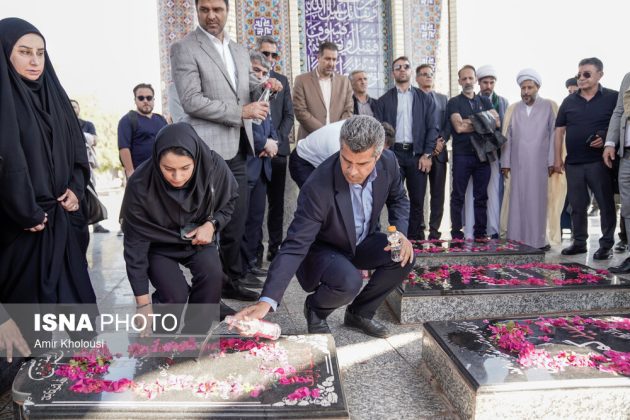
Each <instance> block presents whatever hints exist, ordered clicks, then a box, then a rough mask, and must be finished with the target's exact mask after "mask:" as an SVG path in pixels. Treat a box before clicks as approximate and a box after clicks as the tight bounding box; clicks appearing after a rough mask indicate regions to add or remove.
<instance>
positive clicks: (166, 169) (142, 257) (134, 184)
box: [121, 123, 238, 324]
mask: <svg viewBox="0 0 630 420" xmlns="http://www.w3.org/2000/svg"><path fill="white" fill-rule="evenodd" d="M237 195H238V193H237V184H236V180H235V178H234V176H233V175H232V172H230V170H229V168H228V166H227V164H226V163H225V161H224V160H223V159H222V158H221V156H219V155H217V154H216V153H215V152H213V151H211V150H210V148H208V146H206V145H205V144H204V143H203V141H202V140H201V139H200V138H199V136H198V135H197V133H196V132H195V130H194V129H193V128H192V126H190V125H189V124H186V123H177V124H172V125H169V126H166V127H164V128H163V129H162V130H160V132H159V133H158V135H157V137H156V140H155V144H154V146H153V155H152V158H151V159H149V160H147V161H146V162H145V163H143V164H142V165H140V166H139V167H138V169H136V171H135V172H134V173H133V175H132V176H131V178H129V182H128V184H127V188H126V189H125V197H124V198H123V203H122V209H121V218H122V230H123V232H124V234H125V235H124V238H125V239H124V244H125V253H124V254H125V262H126V263H127V276H128V278H129V281H130V283H131V288H132V289H133V293H134V295H135V296H136V304H137V306H138V312H139V313H144V314H147V313H152V309H151V299H150V298H149V281H150V282H151V284H152V285H153V287H155V289H156V292H155V293H154V294H153V299H152V300H153V303H163V304H164V303H166V304H184V303H186V302H188V303H189V304H195V303H198V304H207V303H215V304H217V308H218V303H219V301H220V298H221V285H222V281H223V271H222V268H221V261H220V259H219V253H218V250H217V246H216V240H215V235H216V233H217V232H218V231H219V230H220V229H222V228H223V227H225V225H226V224H227V223H228V222H229V220H230V217H231V216H232V211H233V210H234V204H235V202H236V197H237ZM179 264H182V265H184V266H185V267H187V268H189V269H190V271H191V272H192V276H193V277H192V287H190V286H189V285H188V283H187V282H186V279H185V278H184V275H183V273H182V272H181V270H180V268H179ZM189 315H190V314H189V313H188V311H187V317H186V323H187V324H188V321H189Z"/></svg>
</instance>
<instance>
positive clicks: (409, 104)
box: [396, 86, 413, 143]
mask: <svg viewBox="0 0 630 420" xmlns="http://www.w3.org/2000/svg"><path fill="white" fill-rule="evenodd" d="M396 91H397V92H398V107H397V109H396V143H413V138H412V136H411V121H412V114H411V111H412V109H413V88H412V87H411V86H409V88H408V89H407V91H406V92H403V91H402V90H400V88H398V87H396Z"/></svg>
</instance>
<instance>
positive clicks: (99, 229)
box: [93, 223, 109, 233]
mask: <svg viewBox="0 0 630 420" xmlns="http://www.w3.org/2000/svg"><path fill="white" fill-rule="evenodd" d="M93 232H94V233H109V229H105V228H104V227H103V226H101V225H99V224H98V223H97V224H95V225H94V229H93Z"/></svg>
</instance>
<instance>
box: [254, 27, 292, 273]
mask: <svg viewBox="0 0 630 420" xmlns="http://www.w3.org/2000/svg"><path fill="white" fill-rule="evenodd" d="M256 49H257V50H258V51H260V52H261V53H263V54H264V55H265V56H267V58H268V59H269V60H270V61H271V62H272V63H273V64H274V65H275V64H277V62H278V60H279V59H280V55H279V53H278V42H277V41H276V40H275V39H274V38H273V37H271V36H261V37H260V38H258V39H257V40H256ZM269 77H273V78H274V79H277V80H279V81H280V83H282V90H281V91H280V92H278V93H276V95H275V97H274V98H273V99H272V100H271V121H272V123H273V126H274V127H275V129H276V131H277V132H278V137H279V139H278V154H277V155H276V156H275V157H274V158H273V159H272V160H271V182H270V183H269V185H268V187H267V203H268V204H269V213H268V214H267V231H268V232H269V243H268V244H267V261H272V260H273V258H274V257H275V256H276V254H277V253H278V247H279V246H280V244H281V243H282V224H283V218H284V186H285V184H286V178H287V158H288V156H289V153H291V150H290V149H289V134H290V133H291V130H293V118H294V115H293V101H292V100H291V87H290V86H289V81H288V80H287V77H286V76H285V75H283V74H280V73H278V72H276V71H275V70H273V66H272V70H271V72H270V73H269ZM262 253H263V245H262V242H261V243H260V244H259V245H258V254H259V257H260V258H258V262H262Z"/></svg>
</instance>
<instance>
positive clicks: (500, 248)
mask: <svg viewBox="0 0 630 420" xmlns="http://www.w3.org/2000/svg"><path fill="white" fill-rule="evenodd" d="M411 243H412V245H413V248H414V252H415V254H416V266H420V267H434V266H438V265H442V264H449V265H453V264H458V265H467V264H469V265H480V264H523V263H528V262H544V261H545V253H544V252H543V251H541V250H540V249H537V248H532V247H531V246H527V245H524V244H522V243H520V242H516V241H511V240H506V239H488V240H485V241H483V242H476V241H473V240H467V239H454V240H444V241H443V240H440V239H438V240H435V239H431V240H423V241H411Z"/></svg>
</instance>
